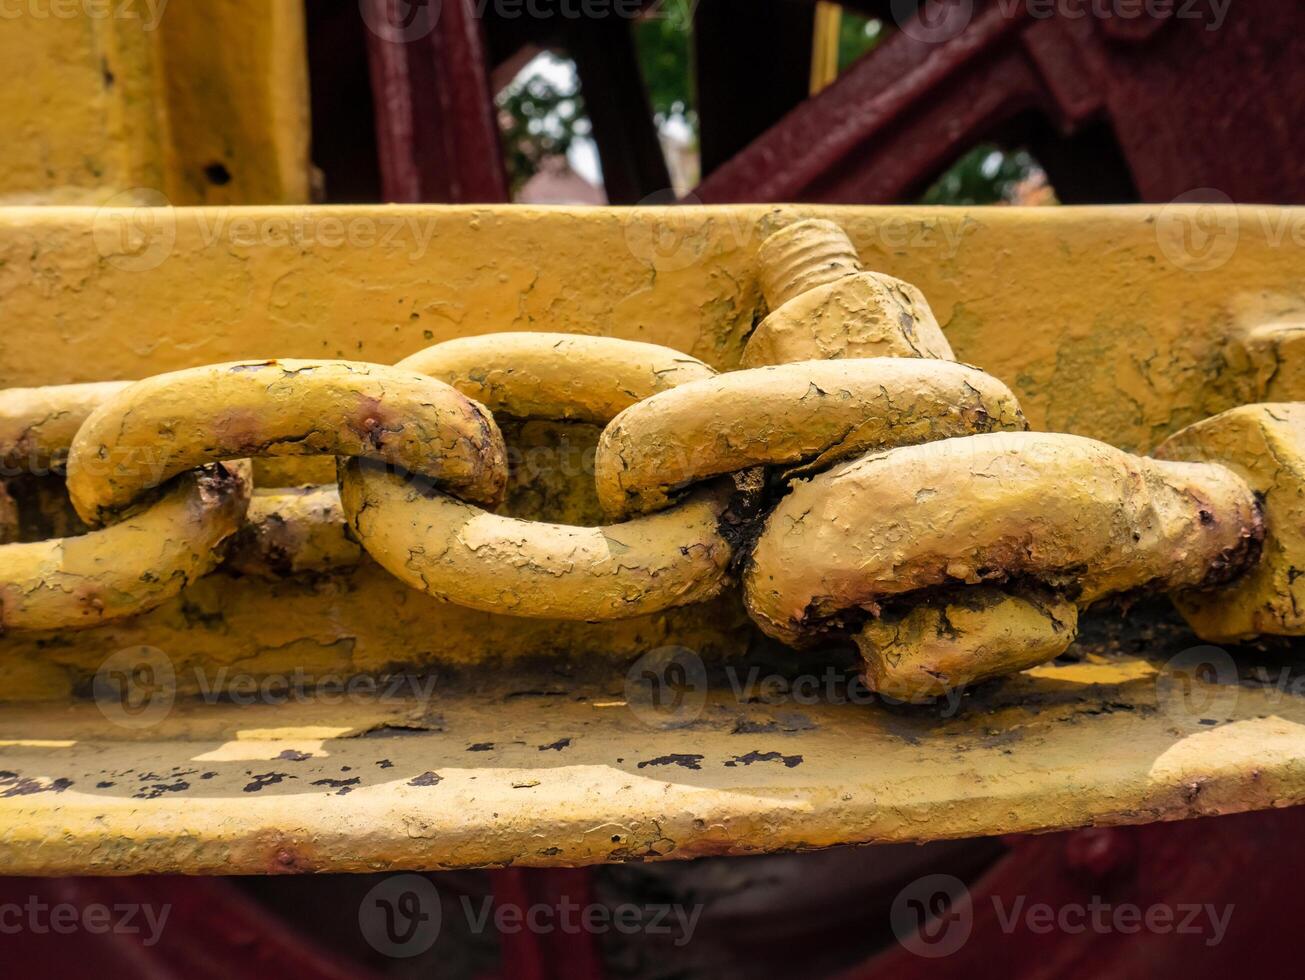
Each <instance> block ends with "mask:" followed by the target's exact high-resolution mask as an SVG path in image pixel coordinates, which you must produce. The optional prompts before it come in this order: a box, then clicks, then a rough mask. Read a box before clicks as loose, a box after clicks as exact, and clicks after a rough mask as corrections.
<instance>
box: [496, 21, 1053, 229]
mask: <svg viewBox="0 0 1305 980" xmlns="http://www.w3.org/2000/svg"><path fill="white" fill-rule="evenodd" d="M633 29H634V39H635V48H636V50H637V51H638V54H639V64H640V68H641V69H642V71H643V77H644V82H645V84H646V85H647V86H648V95H649V101H650V102H651V104H652V108H653V113H654V114H655V115H656V118H657V122H658V124H659V125H664V124H665V123H666V121H667V120H668V119H672V118H679V119H683V120H684V122H685V123H687V124H688V126H689V128H690V131H691V132H694V133H696V132H697V127H698V119H697V113H696V112H695V111H694V80H693V67H692V66H693V58H692V49H691V45H692V33H691V32H692V29H693V0H661V2H660V3H658V4H657V5H656V6H654V7H653V8H651V9H650V10H649V12H648V13H647V14H645V15H644V16H643V17H641V18H640V19H639V20H637V21H635V23H634V25H633ZM888 30H889V28H888V27H887V26H885V25H884V23H883V22H882V21H880V20H877V19H873V18H867V17H862V16H860V15H857V14H853V13H851V12H850V11H847V10H844V11H843V16H842V18H841V23H840V27H839V49H838V66H839V70H840V71H844V70H846V69H847V68H848V67H849V66H851V64H852V63H853V62H855V61H856V60H857V59H858V58H860V57H861V56H862V55H864V54H865V53H866V52H868V51H871V50H872V49H873V48H874V47H875V46H876V45H877V44H879V43H880V42H881V41H882V40H883V39H884V37H886V36H887V33H888ZM497 103H498V107H499V112H500V119H501V127H502V130H503V146H504V151H505V157H506V162H507V167H508V175H509V178H510V180H511V184H512V188H513V190H514V191H515V190H517V189H519V188H520V187H521V185H522V184H524V183H525V182H526V181H527V180H528V179H530V177H531V176H532V175H533V174H535V173H536V172H537V171H538V170H539V167H540V165H541V163H542V162H543V161H544V160H546V159H548V158H550V157H555V156H561V155H565V154H566V152H567V151H568V150H569V149H570V148H571V144H572V143H573V142H574V141H575V139H576V138H577V137H584V136H588V135H589V133H590V128H591V127H590V122H589V117H588V116H587V115H586V114H585V109H584V98H583V95H582V94H581V92H580V86H579V81H578V79H577V76H576V73H575V66H574V63H572V62H571V61H570V60H569V59H567V58H564V57H559V56H556V55H552V54H546V55H541V56H540V58H537V59H535V60H534V61H532V62H531V63H530V65H529V66H528V67H527V68H526V69H525V70H523V71H522V73H521V74H520V75H518V76H517V78H515V79H514V80H513V81H512V83H511V84H509V85H508V86H507V87H506V88H505V89H504V90H503V91H502V92H500V93H499V95H498V98H497ZM1040 172H1041V168H1039V166H1038V164H1037V161H1036V160H1034V159H1033V158H1032V157H1031V156H1030V155H1029V154H1028V153H1025V152H1024V151H1022V150H1021V151H1014V152H1009V151H1006V150H1003V149H1000V148H998V147H995V146H991V145H987V144H985V145H982V146H978V147H976V148H975V149H973V150H971V151H970V152H968V153H966V154H965V155H964V156H962V157H961V158H960V159H959V160H957V161H956V163H955V164H953V165H952V167H951V168H949V169H948V170H947V171H946V173H944V174H943V175H942V176H941V177H939V178H938V180H937V181H936V182H935V183H934V184H933V186H932V187H930V188H929V189H928V190H927V191H926V192H925V194H924V195H923V197H922V198H921V199H920V200H921V203H924V204H997V203H1003V202H1010V201H1012V200H1013V199H1014V197H1015V192H1016V190H1017V188H1019V187H1020V186H1021V185H1022V184H1023V183H1024V182H1025V181H1027V180H1028V179H1029V178H1030V177H1031V176H1036V175H1038V174H1039V173H1040Z"/></svg>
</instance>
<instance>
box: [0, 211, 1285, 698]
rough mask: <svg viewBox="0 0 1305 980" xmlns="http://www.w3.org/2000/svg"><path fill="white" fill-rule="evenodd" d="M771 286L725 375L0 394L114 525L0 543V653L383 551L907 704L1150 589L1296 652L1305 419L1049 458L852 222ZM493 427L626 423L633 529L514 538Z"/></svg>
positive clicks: (19, 440)
mask: <svg viewBox="0 0 1305 980" xmlns="http://www.w3.org/2000/svg"><path fill="white" fill-rule="evenodd" d="M759 265H760V268H759V276H760V279H761V281H762V283H763V287H764V293H765V295H766V297H767V300H768V303H769V305H770V312H769V313H768V315H767V316H766V317H765V319H763V320H762V321H761V323H760V325H759V326H758V328H757V330H756V331H755V332H754V334H753V336H752V337H751V339H750V341H749V343H748V345H747V347H746V348H745V353H744V356H743V365H744V367H743V369H741V370H737V371H733V372H728V373H725V374H719V375H718V374H716V372H715V371H714V370H713V369H712V368H710V367H709V366H707V365H706V364H703V363H702V362H701V361H698V360H696V359H694V358H692V357H689V356H688V355H686V354H683V353H681V352H678V351H674V350H670V349H668V348H665V347H660V346H657V345H653V344H647V343H638V342H634V341H626V340H617V339H613V338H601V337H587V336H579V335H566V334H547V333H505V334H495V335H489V336H482V337H472V338H464V339H460V340H455V341H450V342H447V343H443V344H437V345H435V346H433V347H430V348H428V349H426V350H423V351H420V352H418V353H416V354H414V355H412V356H410V357H408V358H406V359H404V360H403V361H402V362H400V363H399V364H398V365H396V366H394V367H387V366H383V365H377V364H364V363H355V362H349V361H338V360H277V361H246V362H237V363H233V364H219V365H209V366H206V367H199V368H193V369H189V370H185V371H177V372H173V373H170V374H164V375H159V376H156V377H153V378H148V379H145V380H143V381H139V382H135V383H125V382H111V383H104V384H91V385H65V386H52V387H48V388H37V389H13V390H10V391H5V392H0V460H3V463H4V466H5V467H6V469H5V474H4V475H14V474H15V473H16V472H36V473H41V472H56V473H57V472H60V471H61V470H62V469H63V468H64V467H65V465H66V472H67V485H68V491H69V495H70V498H71V500H72V502H73V504H74V507H75V508H76V510H77V512H78V513H79V514H80V515H81V517H82V518H83V519H84V520H85V521H86V522H87V523H88V524H89V525H91V526H92V527H97V526H100V525H104V526H103V527H102V528H101V529H100V530H93V531H90V532H89V533H86V534H84V535H82V536H80V537H65V538H57V539H52V540H48V541H41V542H33V543H24V544H2V545H0V629H4V630H19V629H23V630H47V629H58V628H76V627H83V626H94V625H96V624H98V623H101V622H105V621H108V620H110V619H114V618H119V617H124V616H131V615H135V614H137V613H140V612H143V611H146V610H148V609H150V608H153V607H155V606H157V605H159V604H160V603H161V602H163V601H165V600H166V599H167V598H169V597H170V596H173V595H175V594H177V593H178V592H179V591H180V590H181V589H182V588H184V587H185V586H186V584H188V583H189V582H191V581H193V580H194V579H195V578H197V577H198V576H200V575H203V574H206V573H208V572H209V571H211V570H213V569H214V568H215V567H216V566H217V565H218V564H219V562H220V561H222V560H225V561H227V562H228V564H229V566H230V567H232V568H234V569H236V570H239V571H241V572H243V573H245V574H254V575H272V576H282V575H294V574H301V573H320V572H329V571H332V570H335V569H339V568H344V567H348V566H350V565H353V564H356V563H357V562H358V561H359V560H360V559H361V557H362V554H363V553H364V552H366V553H367V554H368V555H369V556H370V557H371V558H372V559H373V560H375V561H376V562H377V563H378V564H380V565H381V566H382V567H384V568H385V569H387V570H388V571H389V572H390V573H391V574H393V575H395V576H396V577H397V578H399V579H400V580H402V581H403V582H405V583H406V584H407V585H409V586H411V587H412V588H414V589H419V590H422V591H424V592H427V593H429V594H431V595H434V596H437V597H439V598H440V599H442V600H445V601H448V602H452V603H456V604H459V605H464V606H468V607H471V608H475V609H481V610H485V611H488V612H496V613H505V614H511V615H517V616H532V617H547V618H558V619H572V620H606V619H618V618H624V617H629V616H636V615H640V614H644V613H649V612H654V611H657V610H662V609H666V608H669V607H672V606H677V605H684V604H688V603H695V602H700V601H704V600H706V599H708V598H710V597H712V596H714V595H716V594H718V593H719V592H720V591H721V590H723V589H725V588H726V587H728V586H729V585H730V584H732V582H733V580H734V579H735V578H736V577H737V578H739V579H740V580H741V584H742V588H743V595H744V599H745V602H746V604H747V607H748V609H749V611H750V613H751V614H752V616H753V618H754V619H755V621H756V622H757V623H758V625H759V626H760V627H761V629H762V630H763V631H765V632H766V633H768V634H770V635H771V636H774V637H777V638H779V639H781V640H783V641H784V642H787V643H790V644H793V645H795V646H803V645H810V644H812V643H815V642H820V641H823V640H827V639H829V638H835V637H846V638H850V639H852V640H854V641H855V642H856V643H857V644H858V645H859V646H860V648H861V651H862V654H863V656H864V658H865V660H866V676H867V678H868V680H869V681H870V683H871V685H872V686H874V687H875V688H876V689H878V690H881V691H884V692H886V693H890V694H893V695H894V696H897V697H902V698H905V699H907V700H926V699H928V698H930V697H933V696H936V695H938V694H940V693H944V692H945V691H946V690H947V689H948V688H950V687H954V686H959V685H961V684H964V683H969V682H972V681H975V680H980V679H983V678H986V677H991V676H996V675H999V674H1003V673H1009V672H1012V671H1017V670H1021V669H1024V668H1026V667H1029V666H1032V665H1034V664H1036V663H1041V662H1043V661H1045V660H1048V659H1050V658H1052V657H1055V656H1056V655H1058V654H1059V653H1060V652H1062V651H1063V650H1064V649H1065V647H1066V646H1067V645H1068V644H1069V643H1070V642H1071V641H1072V639H1073V637H1074V635H1075V630H1076V624H1077V617H1078V612H1079V610H1080V609H1081V608H1084V607H1086V606H1087V605H1089V604H1090V603H1092V602H1094V601H1097V600H1099V599H1101V598H1103V597H1106V596H1109V595H1113V594H1117V593H1121V592H1129V591H1134V590H1138V589H1149V590H1155V591H1167V592H1171V593H1174V594H1175V598H1176V601H1177V602H1178V605H1179V607H1180V609H1181V610H1182V611H1183V612H1184V613H1185V614H1186V615H1187V616H1188V618H1189V620H1190V622H1191V623H1192V624H1193V626H1194V628H1195V629H1196V630H1197V632H1198V633H1199V634H1200V635H1201V636H1202V637H1204V638H1207V639H1227V638H1244V637H1247V636H1251V635H1255V634H1258V633H1265V632H1269V633H1283V634H1298V633H1302V632H1305V613H1302V612H1298V610H1305V581H1302V583H1301V584H1300V585H1299V586H1298V585H1297V580H1298V578H1301V579H1303V580H1305V576H1300V572H1299V569H1298V568H1297V565H1296V562H1297V560H1298V559H1299V560H1301V562H1302V564H1305V530H1302V529H1303V528H1305V405H1294V404H1293V405H1260V406H1249V407H1246V408H1242V409H1235V410H1233V411H1232V412H1227V413H1224V414H1223V415H1221V416H1217V417H1215V418H1213V419H1209V420H1206V421H1205V422H1202V423H1199V424H1198V425H1196V426H1192V427H1190V428H1189V429H1187V430H1184V431H1183V432H1181V433H1179V434H1177V435H1175V436H1174V437H1172V438H1171V439H1170V440H1168V441H1167V442H1166V443H1165V444H1164V445H1163V446H1161V447H1160V449H1159V450H1157V453H1156V456H1157V458H1143V457H1136V456H1132V455H1130V454H1128V453H1124V452H1122V451H1120V450H1117V449H1114V448H1112V447H1110V446H1107V445H1105V444H1103V443H1099V442H1094V441H1093V440H1089V439H1084V438H1081V437H1077V436H1069V435H1062V434H1055V433H1030V432H1027V431H1025V430H1026V428H1027V425H1026V423H1025V420H1024V417H1023V415H1022V413H1021V412H1020V409H1019V405H1018V402H1017V400H1016V398H1015V396H1014V395H1013V394H1012V393H1011V392H1010V390H1009V389H1008V388H1007V387H1006V386H1005V385H1003V384H1002V383H1001V382H1000V381H998V380H996V379H995V378H992V377H990V376H988V375H986V374H984V373H983V372H982V371H980V370H978V369H976V368H973V367H969V366H966V365H963V364H959V363H956V362H955V361H954V360H953V358H952V353H951V349H950V347H949V346H948V345H947V342H946V340H945V338H944V337H943V336H942V333H941V331H940V330H939V329H938V326H937V323H936V321H935V320H934V318H933V314H932V312H931V311H930V310H929V307H928V304H927V302H925V300H924V297H923V296H921V295H920V294H919V292H918V290H915V289H914V287H912V286H909V284H906V283H901V282H900V281H898V280H895V279H892V278H890V277H887V276H882V275H879V274H877V273H873V272H868V271H866V270H864V269H863V268H862V266H861V264H860V261H859V259H858V258H857V256H856V253H855V250H854V249H853V248H852V245H851V242H850V241H848V240H847V237H846V235H845V234H844V233H843V232H842V230H841V229H839V228H838V227H837V226H836V225H833V224H831V223H829V222H821V221H805V222H799V223H797V224H795V225H793V226H790V227H789V228H786V229H783V230H782V231H780V232H778V233H777V234H776V235H774V236H772V238H771V239H769V240H768V241H767V242H766V243H764V244H763V246H762V249H761V252H760V255H759ZM496 414H497V415H498V416H500V417H503V418H512V419H545V420H559V421H581V422H588V423H594V424H599V425H602V426H604V428H603V431H602V434H601V436H600V438H599V443H598V448H597V452H596V458H595V482H596V489H597V493H598V497H599V502H600V503H601V505H602V506H603V509H604V511H605V512H606V513H607V514H608V515H610V517H611V518H612V519H613V520H615V521H617V523H612V524H608V525H605V526H602V527H574V526H570V525H564V524H553V523H548V522H543V521H528V520H521V519H517V518H513V517H507V516H503V515H499V514H495V513H493V512H492V509H493V508H494V507H495V506H497V504H498V503H499V502H500V500H501V498H502V496H503V493H504V490H505V487H506V485H507V482H508V477H509V472H508V457H507V451H506V446H505V444H504V441H503V437H502V435H501V434H500V432H499V429H498V426H497V424H496V422H495V415H496ZM287 455H326V456H333V457H336V458H337V460H338V464H337V465H338V486H324V487H315V488H301V489H297V490H264V489H260V490H258V491H256V492H252V491H251V486H250V484H251V480H250V478H249V466H248V464H247V463H246V462H244V461H245V460H246V459H248V458H251V457H264V456H287ZM65 461H66V462H65ZM224 461H225V462H224ZM251 492H252V497H251ZM4 525H5V516H4V513H3V512H0V531H4V530H5V526H4ZM0 540H3V539H0Z"/></svg>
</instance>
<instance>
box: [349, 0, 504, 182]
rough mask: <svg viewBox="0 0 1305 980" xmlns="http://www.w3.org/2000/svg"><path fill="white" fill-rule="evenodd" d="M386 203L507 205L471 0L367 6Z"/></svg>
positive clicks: (372, 0)
mask: <svg viewBox="0 0 1305 980" xmlns="http://www.w3.org/2000/svg"><path fill="white" fill-rule="evenodd" d="M361 2H362V3H363V5H364V20H365V21H366V23H368V24H369V25H395V28H394V30H393V32H390V31H386V30H384V29H381V28H378V27H375V26H373V27H371V28H369V30H368V32H367V42H368V52H369V61H370V65H371V77H372V97H373V99H374V102H375V109H376V139H377V151H378V154H379V156H380V164H381V193H382V196H383V198H384V200H386V201H393V202H398V203H416V202H420V201H442V202H447V203H462V204H465V203H494V202H503V201H507V200H508V189H507V177H506V174H505V172H504V169H503V150H502V146H501V145H500V143H499V132H498V123H497V121H496V119H495V115H494V103H493V98H492V96H491V93H490V91H489V64H488V62H487V60H486V56H485V42H484V37H483V31H482V24H481V22H480V20H479V19H478V17H477V16H476V6H475V0H433V2H430V0H420V2H410V0H361Z"/></svg>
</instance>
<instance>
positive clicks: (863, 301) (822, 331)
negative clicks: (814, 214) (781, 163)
mask: <svg viewBox="0 0 1305 980" xmlns="http://www.w3.org/2000/svg"><path fill="white" fill-rule="evenodd" d="M757 259H758V261H759V263H760V266H761V268H760V277H761V288H762V293H763V295H764V296H765V297H766V304H767V305H768V306H769V307H770V311H771V312H770V314H769V315H768V316H767V317H766V318H765V319H764V320H762V322H761V323H760V325H759V326H758V327H757V329H756V330H755V331H754V332H753V334H752V337H751V338H750V339H749V340H748V344H747V347H746V348H745V349H744V351H743V361H742V363H743V366H744V367H760V366H763V365H766V364H784V363H787V362H790V361H811V360H827V359H830V358H843V357H849V358H850V357H934V358H942V359H945V360H954V359H955V356H954V355H953V354H952V349H951V347H950V345H948V343H947V338H946V337H944V336H943V332H942V329H941V328H940V327H939V326H938V321H937V319H935V317H934V315H933V311H932V310H931V309H930V308H929V303H928V301H927V300H925V298H924V294H923V293H921V292H920V290H918V289H916V288H915V287H914V286H912V285H911V284H910V283H907V282H903V281H902V280H900V279H894V278H893V277H891V276H886V275H882V274H881V273H878V272H869V271H866V270H865V269H864V267H863V266H862V265H861V260H860V258H859V257H858V256H857V253H856V248H855V247H854V246H853V245H852V241H851V239H850V238H848V236H847V233H846V232H845V231H843V229H842V228H840V227H839V226H838V225H836V224H834V223H833V222H832V221H823V220H819V219H809V220H806V221H799V222H797V223H796V224H792V225H789V226H788V227H787V228H784V229H782V230H780V231H777V232H775V233H774V234H772V235H771V236H770V237H768V238H767V239H766V240H765V241H764V242H762V244H761V248H760V249H759V250H758V253H757Z"/></svg>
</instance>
